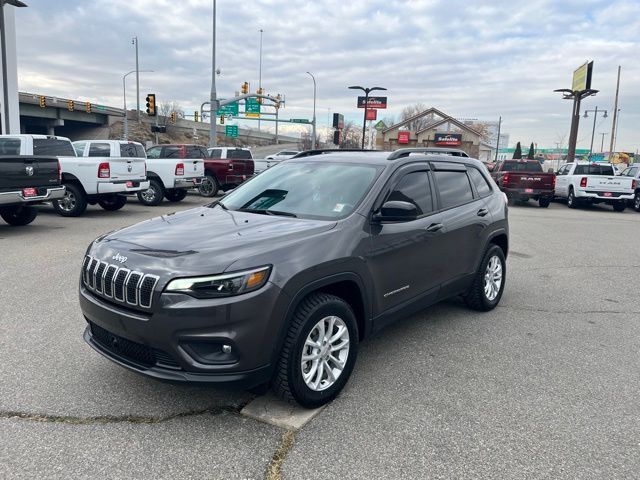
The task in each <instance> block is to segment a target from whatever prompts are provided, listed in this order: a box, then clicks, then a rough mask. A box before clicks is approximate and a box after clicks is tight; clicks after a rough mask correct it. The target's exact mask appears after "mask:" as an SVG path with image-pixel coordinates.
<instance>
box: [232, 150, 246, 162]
mask: <svg viewBox="0 0 640 480" xmlns="http://www.w3.org/2000/svg"><path fill="white" fill-rule="evenodd" d="M227 158H234V159H236V160H251V158H252V157H251V152H250V151H249V150H227Z"/></svg>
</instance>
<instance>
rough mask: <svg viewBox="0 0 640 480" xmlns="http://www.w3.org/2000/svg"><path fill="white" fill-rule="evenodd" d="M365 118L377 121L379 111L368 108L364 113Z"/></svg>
mask: <svg viewBox="0 0 640 480" xmlns="http://www.w3.org/2000/svg"><path fill="white" fill-rule="evenodd" d="M364 118H365V119H367V120H375V119H376V118H378V110H376V109H375V108H367V109H366V110H365V111H364Z"/></svg>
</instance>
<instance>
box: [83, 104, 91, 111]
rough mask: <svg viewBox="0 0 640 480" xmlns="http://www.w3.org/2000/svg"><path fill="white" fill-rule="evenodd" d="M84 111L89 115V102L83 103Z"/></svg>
mask: <svg viewBox="0 0 640 480" xmlns="http://www.w3.org/2000/svg"><path fill="white" fill-rule="evenodd" d="M84 111H85V112H87V113H91V102H84Z"/></svg>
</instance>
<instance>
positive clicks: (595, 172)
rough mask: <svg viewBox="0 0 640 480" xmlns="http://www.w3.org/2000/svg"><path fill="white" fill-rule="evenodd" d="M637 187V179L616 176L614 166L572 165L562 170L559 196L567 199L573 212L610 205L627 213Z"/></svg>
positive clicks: (559, 179) (557, 190) (558, 190)
mask: <svg viewBox="0 0 640 480" xmlns="http://www.w3.org/2000/svg"><path fill="white" fill-rule="evenodd" d="M637 186H638V180H636V179H635V178H632V177H628V176H623V175H616V174H615V171H614V169H613V165H612V164H610V163H595V162H572V163H566V164H564V165H563V166H562V167H560V169H559V170H558V176H557V184H556V196H557V197H560V198H563V199H566V200H567V206H568V207H569V208H577V207H578V206H580V205H581V204H594V205H595V204H598V203H606V204H607V205H611V206H612V207H613V209H614V210H615V211H616V212H623V211H624V210H625V208H626V207H627V202H629V201H632V200H633V199H634V197H635V190H636V188H637Z"/></svg>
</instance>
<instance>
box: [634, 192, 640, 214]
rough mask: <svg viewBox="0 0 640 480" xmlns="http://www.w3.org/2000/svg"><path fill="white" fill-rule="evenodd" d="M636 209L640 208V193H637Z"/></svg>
mask: <svg viewBox="0 0 640 480" xmlns="http://www.w3.org/2000/svg"><path fill="white" fill-rule="evenodd" d="M634 206H635V209H636V210H640V193H636V202H635V205H634Z"/></svg>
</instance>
